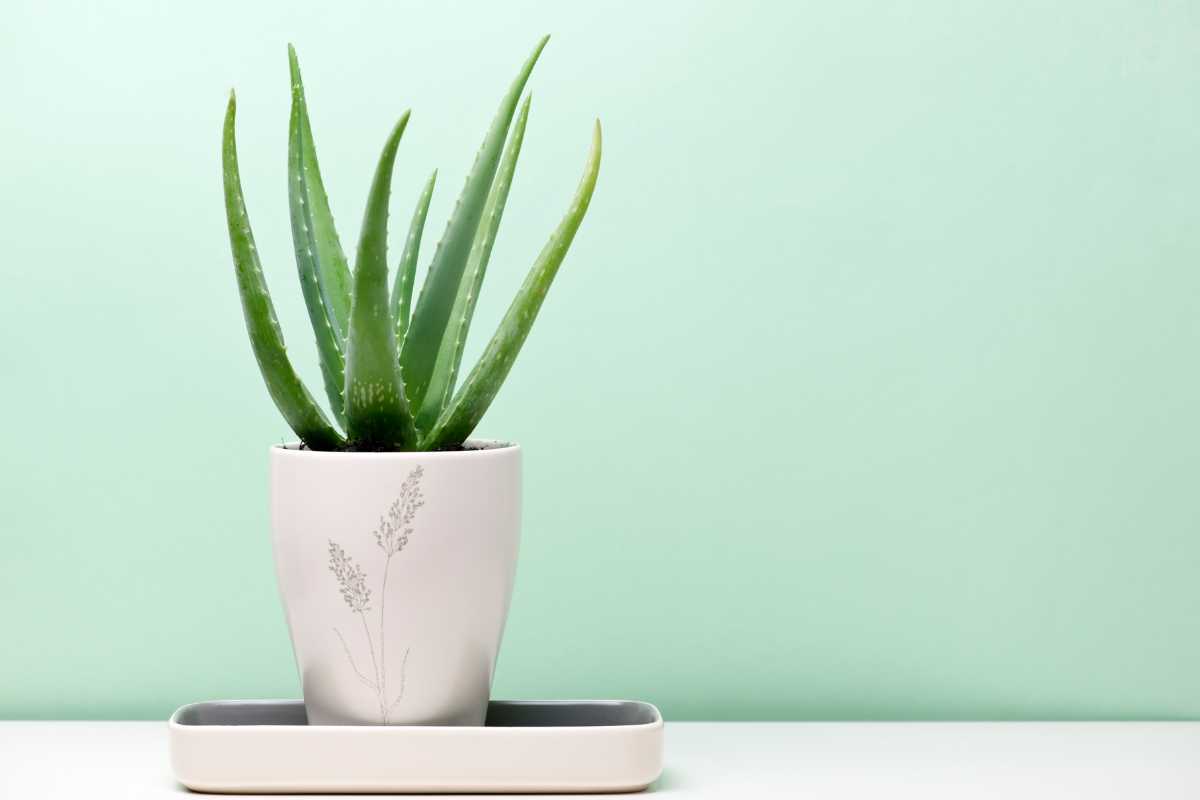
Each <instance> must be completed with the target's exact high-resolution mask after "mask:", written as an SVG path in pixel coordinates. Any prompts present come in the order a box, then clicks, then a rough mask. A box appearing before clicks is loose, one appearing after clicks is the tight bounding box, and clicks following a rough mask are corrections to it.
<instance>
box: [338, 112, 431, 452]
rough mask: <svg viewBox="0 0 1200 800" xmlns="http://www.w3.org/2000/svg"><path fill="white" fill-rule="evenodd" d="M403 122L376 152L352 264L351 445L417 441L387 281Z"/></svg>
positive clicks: (388, 446) (381, 446)
mask: <svg viewBox="0 0 1200 800" xmlns="http://www.w3.org/2000/svg"><path fill="white" fill-rule="evenodd" d="M407 124H408V112H407V111H406V112H405V113H404V116H402V117H401V118H400V121H399V122H397V123H396V127H395V128H393V129H392V133H391V135H390V136H388V139H387V142H386V144H385V145H384V147H383V153H382V154H380V156H379V165H378V166H377V167H376V168H375V177H374V179H373V180H372V182H371V192H370V194H369V195H368V197H367V210H366V212H365V213H364V214H363V225H362V234H361V235H360V236H359V240H358V259H357V260H356V261H355V264H354V281H353V286H354V289H353V291H354V297H353V302H352V303H351V305H350V332H349V335H348V336H347V337H346V438H347V439H348V441H349V442H350V446H351V447H353V448H354V449H355V450H412V449H415V448H416V446H417V433H416V429H415V428H414V427H413V419H412V415H411V414H410V413H409V410H408V401H407V398H406V396H405V393H404V379H403V377H402V376H401V373H400V362H399V359H398V358H397V353H396V330H395V326H394V325H393V324H392V317H391V313H390V311H389V308H388V286H387V271H388V264H387V222H388V200H389V195H390V193H391V184H392V170H393V168H394V167H395V165H396V150H397V148H398V147H399V146H400V137H401V136H402V135H403V134H404V128H405V126H406V125H407Z"/></svg>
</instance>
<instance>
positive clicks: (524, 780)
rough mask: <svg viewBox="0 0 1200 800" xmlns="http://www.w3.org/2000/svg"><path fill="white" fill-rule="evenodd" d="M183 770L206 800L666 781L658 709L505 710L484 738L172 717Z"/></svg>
mask: <svg viewBox="0 0 1200 800" xmlns="http://www.w3.org/2000/svg"><path fill="white" fill-rule="evenodd" d="M168 725H169V728H170V747H171V766H172V768H173V769H174V772H175V777H176V778H177V779H178V780H179V782H180V783H182V784H183V785H184V786H187V787H188V788H189V789H193V790H196V791H201V792H253V793H274V792H338V793H345V792H631V791H638V790H640V789H644V788H646V787H647V786H649V785H650V784H651V783H652V782H654V780H655V779H656V778H658V776H659V774H660V773H661V772H662V750H663V721H662V716H661V715H660V714H659V713H658V709H657V708H655V707H654V706H652V705H650V704H649V703H639V702H632V701H625V700H611V701H610V700H588V701H547V702H544V701H511V700H509V701H505V700H493V701H492V702H491V703H490V704H489V705H488V714H487V724H486V725H484V726H483V727H436V726H415V725H411V726H409V725H395V726H370V725H363V726H359V725H309V724H308V721H307V719H306V718H305V715H304V704H303V703H302V702H301V701H299V700H221V701H212V702H206V703H193V704H191V705H186V706H183V707H182V708H180V709H179V710H178V711H176V712H175V713H174V714H173V715H171V719H170V722H169V723H168Z"/></svg>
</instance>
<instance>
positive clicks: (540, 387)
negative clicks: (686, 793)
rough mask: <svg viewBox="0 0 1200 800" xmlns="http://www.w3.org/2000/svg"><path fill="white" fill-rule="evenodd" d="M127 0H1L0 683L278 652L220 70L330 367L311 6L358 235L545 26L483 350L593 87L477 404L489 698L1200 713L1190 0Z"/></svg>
mask: <svg viewBox="0 0 1200 800" xmlns="http://www.w3.org/2000/svg"><path fill="white" fill-rule="evenodd" d="M105 5H106V6H107V7H103V8H101V7H97V6H93V5H92V4H85V3H82V2H81V3H58V4H53V5H46V6H45V7H43V4H41V3H35V2H32V0H30V1H29V2H17V3H16V4H15V6H14V5H13V4H12V3H11V2H10V3H8V4H6V6H5V11H4V15H3V16H4V19H3V24H2V25H0V75H3V76H4V81H3V85H4V92H3V103H4V110H3V111H2V112H0V118H2V120H3V123H2V124H0V168H2V172H3V175H4V178H3V191H2V192H0V220H2V223H0V252H3V254H4V258H3V269H4V290H3V312H2V313H0V368H2V374H3V375H4V379H3V380H4V386H3V391H2V392H0V412H3V413H2V418H3V420H4V422H5V429H4V433H3V456H2V459H0V487H2V488H0V537H2V539H0V545H2V546H0V642H2V645H0V716H4V717H150V718H154V717H158V718H161V717H163V716H165V715H166V714H167V713H168V712H169V711H170V710H171V709H172V708H174V707H175V706H177V705H179V704H182V703H184V702H187V701H192V700H197V699H202V698H217V697H258V696H287V695H295V694H296V693H297V691H298V686H297V679H296V674H295V670H294V667H293V664H292V661H291V654H290V650H289V646H288V641H287V635H286V631H285V629H284V625H283V619H282V615H281V612H280V608H279V604H278V600H277V597H276V594H275V584H274V579H273V574H272V566H271V555H270V549H269V544H268V534H267V520H266V448H267V446H268V445H269V444H270V443H272V442H277V441H279V440H281V439H283V438H287V437H288V432H287V430H286V428H285V426H284V425H283V423H282V421H281V420H280V419H279V417H278V416H277V414H276V412H275V410H274V408H273V407H272V406H271V404H270V401H269V400H268V398H267V395H266V392H265V391H264V389H263V387H262V385H261V381H260V379H259V377H258V375H257V372H256V368H255V366H254V363H253V360H252V358H251V355H250V350H249V347H248V345H247V343H246V341H245V337H244V333H243V330H242V322H241V319H240V310H239V307H238V302H237V298H236V295H235V291H234V283H233V274H232V267H231V264H230V259H229V253H228V244H227V240H226V238H225V232H224V229H223V225H224V223H223V217H222V205H221V197H220V173H219V164H218V138H219V128H220V121H221V115H222V113H223V110H224V103H225V98H226V94H227V92H228V90H229V87H230V86H236V87H237V90H238V95H239V98H240V100H241V113H240V117H239V120H238V123H239V131H238V133H239V139H240V145H241V156H242V163H243V168H244V176H243V177H244V180H245V185H246V191H247V194H248V200H249V207H250V212H251V214H252V218H253V221H254V224H255V226H256V229H257V233H258V239H259V244H260V247H261V250H262V252H263V255H264V257H265V260H266V271H267V277H268V279H269V281H270V283H271V285H272V287H273V288H274V290H275V296H276V302H277V304H278V307H279V310H280V314H281V318H282V323H283V326H284V329H285V331H286V333H287V335H288V337H289V342H290V344H291V348H292V351H293V352H294V354H295V357H296V360H297V362H298V364H299V365H301V367H302V369H303V372H304V375H305V377H306V378H307V380H308V381H309V384H310V386H312V387H313V388H314V389H317V388H318V387H319V378H318V374H317V370H316V368H315V365H316V358H315V355H314V348H313V346H312V342H311V339H310V336H309V333H308V331H307V322H306V319H305V315H304V311H303V307H302V303H301V300H300V294H299V291H298V287H297V285H296V281H295V273H294V266H293V263H292V258H291V254H290V248H291V245H290V238H289V233H288V229H287V211H286V188H285V172H284V169H285V139H286V125H287V107H288V99H289V98H288V91H287V66H286V54H285V43H286V42H287V41H289V40H292V41H295V42H296V44H297V46H298V47H299V51H300V54H301V57H302V60H303V63H304V67H305V74H306V78H307V82H308V86H309V99H310V102H311V105H312V108H313V113H314V125H315V132H316V136H317V140H318V145H319V148H320V152H321V157H322V162H323V164H324V165H325V168H326V175H327V183H328V184H329V189H330V192H331V195H332V198H333V205H334V211H335V213H336V215H337V217H338V219H339V221H340V223H341V226H342V228H343V238H344V239H345V240H346V241H347V242H353V241H354V239H355V237H356V228H357V220H358V219H359V217H360V214H361V211H362V204H363V200H364V197H365V193H366V187H367V182H368V180H369V175H370V171H371V169H372V166H373V162H374V159H375V157H376V155H377V152H378V148H379V147H380V146H381V144H382V141H383V138H384V136H385V135H386V132H387V130H388V127H389V125H390V124H391V122H392V121H393V120H394V119H395V117H396V116H397V115H398V114H399V113H400V112H401V111H402V110H403V109H404V108H406V107H408V106H410V105H411V106H412V107H413V109H414V115H413V121H412V124H411V125H410V126H409V132H408V134H406V137H405V141H404V143H403V145H402V147H401V152H400V161H399V164H400V166H399V172H398V175H397V182H396V186H397V201H396V202H397V203H398V204H399V205H398V210H397V216H398V217H400V218H407V215H408V213H409V209H411V206H412V202H413V201H414V200H415V197H416V194H417V191H418V189H419V187H420V183H421V181H422V179H423V178H424V176H425V175H426V173H427V171H428V170H429V169H430V168H431V167H433V166H438V167H440V168H441V176H442V180H441V184H440V187H439V190H438V192H437V194H436V195H435V199H434V206H433V212H432V216H431V221H432V229H433V230H435V231H440V228H441V226H442V224H443V220H444V219H445V215H446V213H447V211H448V209H449V207H450V205H451V204H452V202H453V195H454V194H455V193H456V192H457V190H458V188H459V186H460V185H461V181H462V178H463V175H464V171H465V169H466V168H467V166H468V164H469V162H470V159H471V158H472V156H473V154H474V151H475V148H476V146H477V144H478V140H479V139H480V137H481V135H482V132H483V130H484V128H485V126H486V124H487V121H488V120H489V118H490V116H491V113H492V111H493V110H494V107H495V104H496V102H497V101H498V98H499V96H500V94H501V92H502V90H503V88H504V86H505V85H506V84H507V81H508V79H509V77H510V75H511V74H512V72H513V70H514V69H515V67H516V66H517V65H518V63H519V62H520V60H521V59H522V58H524V56H525V54H526V53H527V51H528V49H529V48H530V47H531V46H532V45H533V43H534V41H535V40H536V38H537V36H538V35H540V34H541V33H543V32H547V31H548V32H550V33H552V34H553V35H554V38H553V40H552V41H551V44H550V47H549V49H548V50H547V51H546V53H545V56H544V59H543V61H542V63H541V65H540V66H539V68H538V70H537V72H536V73H535V76H534V80H533V83H532V87H533V93H534V102H533V113H532V117H531V121H530V126H529V133H528V135H527V138H526V145H525V152H524V154H523V156H522V163H521V164H520V166H519V169H518V175H517V181H516V185H515V188H514V190H513V193H512V196H511V198H510V200H509V212H508V215H507V217H506V221H505V225H504V227H503V229H502V234H501V237H500V240H499V243H498V245H497V248H496V252H495V256H494V258H493V262H492V264H493V266H492V270H491V272H490V273H489V276H488V284H489V285H488V286H486V287H485V291H484V293H483V297H482V301H481V303H480V308H479V315H478V318H477V319H478V323H477V327H476V329H475V333H476V337H475V342H474V344H473V347H472V351H471V352H470V353H468V358H472V359H473V353H478V351H479V349H480V347H481V343H480V341H479V340H480V339H482V338H483V336H484V335H485V334H487V333H489V332H490V330H491V328H492V327H493V326H494V325H495V322H496V321H497V320H498V319H499V315H500V314H501V313H502V311H503V308H504V306H505V305H506V304H507V302H508V300H509V298H510V297H511V295H512V293H513V291H514V290H515V287H516V286H517V284H518V283H519V281H520V279H521V277H522V276H523V273H524V271H525V269H526V268H527V266H528V264H529V263H530V261H531V259H532V257H533V255H534V254H535V253H536V251H537V249H538V248H539V247H540V245H541V243H542V241H543V240H544V237H545V236H546V235H547V234H548V232H549V231H550V229H551V228H552V227H553V225H554V223H555V222H556V220H557V218H558V216H559V214H560V213H561V211H562V210H563V209H564V208H565V205H566V203H567V200H568V198H569V196H570V193H571V192H572V190H573V189H574V186H575V183H576V180H577V176H578V174H579V171H580V170H581V168H582V165H583V161H584V156H585V153H586V148H587V143H588V135H589V128H590V125H591V120H592V118H593V117H594V116H596V115H598V116H600V117H601V118H602V121H603V124H604V126H605V127H604V130H605V154H604V166H603V169H602V171H601V176H600V183H599V188H598V191H597V195H596V199H595V203H594V205H593V209H592V212H591V214H590V216H589V218H588V219H587V221H586V223H585V224H584V227H583V229H582V231H581V233H580V235H579V238H578V239H577V242H576V245H575V248H574V249H573V251H572V252H571V255H570V256H569V258H568V260H567V263H566V264H565V267H564V270H563V272H562V274H561V275H560V279H559V282H558V283H557V284H556V285H555V287H554V290H553V292H552V293H551V294H552V297H551V298H550V300H549V302H548V304H547V306H546V308H545V310H544V313H543V315H542V317H541V318H540V320H539V322H538V325H537V329H536V330H535V332H534V334H533V336H532V338H531V339H530V341H529V344H528V345H527V346H526V348H525V351H524V353H523V354H522V357H521V360H520V361H519V362H518V366H517V368H516V369H515V370H514V372H513V374H512V376H511V378H510V380H509V382H508V385H507V387H506V389H505V391H504V392H503V393H502V395H501V397H500V399H499V401H498V402H497V403H496V405H495V406H494V408H493V410H492V411H491V413H490V414H489V415H488V417H487V418H486V419H485V421H484V424H483V425H482V427H481V429H480V433H481V434H484V435H492V436H498V437H505V438H512V439H516V440H519V441H521V442H522V443H523V444H524V446H525V447H526V494H525V499H526V521H525V530H524V540H523V550H522V554H521V564H520V570H519V576H518V588H517V591H516V595H515V598H514V602H513V607H512V615H511V618H510V625H509V629H508V634H507V637H506V641H505V646H504V652H503V655H502V657H501V662H500V665H499V672H498V675H497V679H496V693H497V695H499V696H503V697H637V698H645V699H647V700H651V701H654V702H656V703H658V704H659V705H661V707H662V708H663V710H664V711H665V713H666V714H667V716H668V717H669V718H675V719H685V718H721V719H726V718H729V719H740V718H747V719H750V718H762V719H775V718H779V719H784V718H821V717H823V718H839V717H840V718H870V717H879V718H973V717H1001V718H1014V717H1020V718H1044V717H1069V718H1105V717H1115V718H1145V717H1169V718H1177V717H1196V716H1200V613H1198V612H1200V586H1198V585H1197V580H1196V570H1197V566H1198V565H1200V501H1198V497H1200V493H1198V492H1197V475H1198V472H1200V469H1198V467H1200V465H1198V463H1197V462H1198V459H1200V425H1198V424H1197V421H1196V409H1197V408H1198V407H1200V365H1198V363H1197V354H1200V225H1198V221H1200V190H1198V188H1197V187H1198V186H1200V157H1198V154H1200V11H1198V10H1197V8H1196V6H1195V5H1194V4H1190V3H1143V2H1133V1H1132V0H1131V1H1130V2H1101V3H1097V2H1090V1H1089V2H1083V0H1077V1H1073V2H1045V3H966V4H964V3H959V2H935V3H920V4H900V3H897V4H888V3H858V2H849V3H840V2H839V3H832V2H822V3H798V4H792V3H784V2H779V3H747V2H740V3H736V4H735V3H718V2H711V3H676V4H668V3H628V4H610V3H603V2H592V3H587V4H574V3H571V4H567V3H550V2H547V3H513V2H503V3H487V4H483V3H480V4H475V5H456V6H454V7H453V8H450V9H444V10H435V9H434V8H432V7H426V8H419V7H413V6H409V5H408V4H402V3H382V2H380V3H372V4H357V3H348V4H335V3H314V4H297V3H284V2H266V3H242V2H237V3H233V2H207V3H203V4H200V3H195V4H186V5H189V6H192V7H191V8H184V7H183V6H184V5H185V4H171V3H161V4H158V3H155V4H150V3H142V2H131V1H130V0H122V2H111V3H108V4H105ZM339 6H341V7H339ZM431 6H432V4H431Z"/></svg>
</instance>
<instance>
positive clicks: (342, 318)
mask: <svg viewBox="0 0 1200 800" xmlns="http://www.w3.org/2000/svg"><path fill="white" fill-rule="evenodd" d="M288 66H289V68H290V70H291V76H292V116H293V118H294V123H293V126H292V130H291V131H290V136H289V140H288V160H289V166H290V165H291V162H292V160H293V159H295V160H296V161H297V164H296V167H297V168H296V170H295V171H294V172H292V171H291V170H289V175H288V178H289V180H290V184H289V187H290V188H289V194H291V195H294V196H295V197H296V198H297V199H295V200H293V209H292V231H293V237H294V238H296V240H297V243H296V249H297V251H299V250H300V239H301V237H299V236H297V235H296V227H297V222H298V220H297V209H296V205H300V210H301V211H302V212H303V213H302V214H301V215H300V220H299V221H300V222H303V226H304V229H305V230H304V231H303V233H304V236H303V239H304V240H305V244H306V249H311V250H312V254H313V255H312V262H313V274H314V275H315V276H316V279H317V286H318V287H319V288H320V290H321V300H322V302H323V303H324V305H325V310H326V314H327V316H328V318H329V320H330V322H331V324H332V326H333V329H334V330H335V331H336V332H337V336H338V343H339V344H341V343H342V342H344V341H345V338H346V329H347V326H348V324H349V319H350V266H349V264H348V262H347V261H346V254H345V253H344V252H343V251H342V243H341V241H340V240H339V239H338V235H337V228H336V227H335V226H334V224H333V212H331V211H330V210H329V198H328V196H327V195H326V194H325V183H324V181H323V180H322V179H321V167H320V165H319V164H318V163H317V151H316V147H315V146H314V144H313V135H312V125H311V123H310V121H309V118H308V103H307V101H306V100H305V98H304V82H303V81H302V80H301V78H300V62H299V61H298V60H297V58H296V49H295V48H294V47H292V46H291V45H288ZM298 201H302V203H300V202H298ZM300 277H301V280H302V281H303V280H305V279H306V276H305V274H304V272H303V267H301V276H300ZM306 299H307V295H306ZM309 308H310V313H312V307H311V306H310V307H309ZM314 325H315V323H314Z"/></svg>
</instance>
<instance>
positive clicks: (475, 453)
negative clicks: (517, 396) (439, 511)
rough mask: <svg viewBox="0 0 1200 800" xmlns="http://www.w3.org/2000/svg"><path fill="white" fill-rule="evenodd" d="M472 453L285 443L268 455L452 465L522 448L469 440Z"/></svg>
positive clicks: (517, 450) (468, 451)
mask: <svg viewBox="0 0 1200 800" xmlns="http://www.w3.org/2000/svg"><path fill="white" fill-rule="evenodd" d="M463 444H465V445H467V446H468V447H469V448H470V449H466V450H400V451H393V452H373V451H369V450H364V451H358V450H301V449H300V442H284V443H283V444H273V445H271V446H270V448H268V453H270V454H271V455H272V456H275V457H277V458H304V459H315V458H328V459H342V460H349V459H362V460H371V461H386V460H389V459H390V460H396V461H406V460H411V459H414V458H421V459H437V460H439V461H452V460H456V459H464V458H474V459H477V458H495V457H497V456H501V455H507V454H510V453H518V452H520V450H521V445H519V444H517V443H516V442H508V441H505V440H503V439H467V441H465V442H463Z"/></svg>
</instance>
